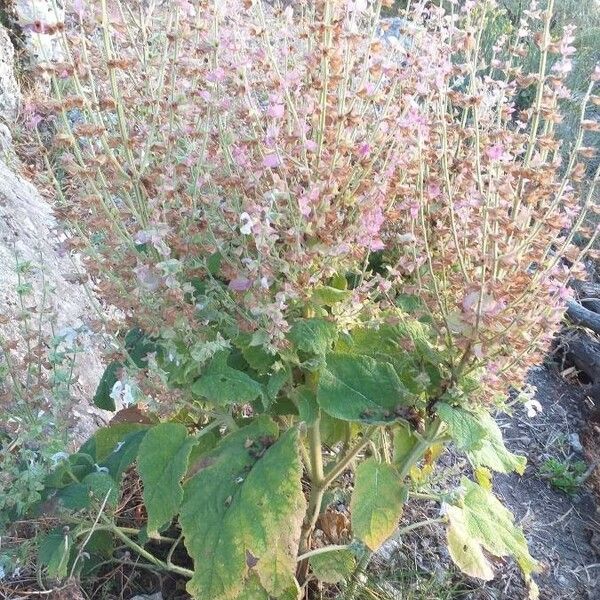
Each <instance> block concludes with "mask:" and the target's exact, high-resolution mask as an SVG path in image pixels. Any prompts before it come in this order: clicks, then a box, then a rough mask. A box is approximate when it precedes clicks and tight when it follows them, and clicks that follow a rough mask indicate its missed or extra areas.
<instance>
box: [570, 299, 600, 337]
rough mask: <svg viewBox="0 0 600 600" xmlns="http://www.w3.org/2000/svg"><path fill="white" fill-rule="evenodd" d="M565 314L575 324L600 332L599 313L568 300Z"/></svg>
mask: <svg viewBox="0 0 600 600" xmlns="http://www.w3.org/2000/svg"><path fill="white" fill-rule="evenodd" d="M567 316H568V317H569V319H571V321H573V322H574V323H576V324H577V325H582V326H583V327H587V328H588V329H591V330H592V331H593V332H594V333H598V334H600V314H598V313H595V312H593V311H591V310H588V309H587V308H585V307H584V306H581V304H578V303H577V302H574V301H573V300H570V301H569V302H568V303H567Z"/></svg>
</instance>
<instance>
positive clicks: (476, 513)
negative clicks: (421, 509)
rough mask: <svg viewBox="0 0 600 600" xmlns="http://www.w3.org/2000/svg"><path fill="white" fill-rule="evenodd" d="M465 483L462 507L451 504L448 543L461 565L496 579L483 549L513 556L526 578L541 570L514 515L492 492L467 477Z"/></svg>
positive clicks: (486, 577) (470, 571)
mask: <svg viewBox="0 0 600 600" xmlns="http://www.w3.org/2000/svg"><path fill="white" fill-rule="evenodd" d="M461 485H462V487H463V488H464V489H465V496H464V499H463V503H462V506H460V507H459V506H451V507H449V510H448V519H449V527H448V544H449V548H450V555H451V556H452V559H453V560H454V561H455V562H456V564H457V565H458V567H459V568H461V569H462V570H464V571H465V572H466V573H468V574H469V575H473V576H474V577H479V578H481V579H492V577H493V570H492V567H491V565H490V564H489V563H488V562H487V560H486V559H485V556H484V555H483V552H482V548H483V549H485V550H486V551H487V552H489V553H490V554H492V555H493V556H499V557H501V556H513V557H514V558H515V559H516V560H517V562H518V563H519V566H520V567H521V570H522V571H523V573H524V575H525V577H526V578H529V577H530V575H531V573H532V572H534V571H537V570H539V565H538V563H537V561H536V560H534V559H533V558H532V556H531V555H530V554H529V550H528V548H527V541H526V539H525V536H524V535H523V530H522V529H521V528H520V527H517V526H516V525H515V523H514V516H513V514H512V513H511V512H510V511H509V510H508V509H507V508H506V507H505V506H504V505H503V504H502V503H501V502H500V501H499V500H498V499H497V498H496V497H495V496H494V495H493V494H492V493H491V492H488V491H487V490H485V489H484V488H482V487H481V486H479V485H477V484H476V483H474V482H473V481H470V480H469V479H466V478H463V479H462V481H461ZM461 544H462V546H461Z"/></svg>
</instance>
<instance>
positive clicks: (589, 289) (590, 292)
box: [570, 280, 600, 298]
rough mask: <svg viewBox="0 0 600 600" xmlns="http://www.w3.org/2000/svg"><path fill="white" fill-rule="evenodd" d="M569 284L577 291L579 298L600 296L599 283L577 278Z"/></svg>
mask: <svg viewBox="0 0 600 600" xmlns="http://www.w3.org/2000/svg"><path fill="white" fill-rule="evenodd" d="M570 285H571V287H572V288H573V289H574V290H575V291H576V292H577V296H578V297H579V298H600V283H592V282H591V281H578V280H577V281H573V282H572V283H571V284H570Z"/></svg>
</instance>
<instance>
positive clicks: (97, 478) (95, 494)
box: [81, 472, 119, 507]
mask: <svg viewBox="0 0 600 600" xmlns="http://www.w3.org/2000/svg"><path fill="white" fill-rule="evenodd" d="M81 483H82V485H85V486H86V487H87V489H88V494H89V495H90V496H91V498H93V499H94V500H95V501H96V502H97V503H98V504H102V503H103V502H104V500H105V499H106V506H112V507H115V506H116V505H117V502H118V501H119V486H118V485H117V483H116V482H115V480H114V479H113V478H112V477H111V476H110V475H108V473H102V472H97V473H90V474H89V475H86V476H85V477H84V479H83V481H82V482H81Z"/></svg>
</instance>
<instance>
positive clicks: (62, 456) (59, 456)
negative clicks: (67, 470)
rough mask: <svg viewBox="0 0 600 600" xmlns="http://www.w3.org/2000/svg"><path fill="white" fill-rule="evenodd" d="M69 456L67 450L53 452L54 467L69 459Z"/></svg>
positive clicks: (51, 458)
mask: <svg viewBox="0 0 600 600" xmlns="http://www.w3.org/2000/svg"><path fill="white" fill-rule="evenodd" d="M67 458H69V455H68V454H67V453H66V452H57V453H56V454H53V455H52V456H51V457H50V460H51V461H52V468H53V469H54V468H55V467H56V466H58V464H60V463H61V462H63V461H64V460H67Z"/></svg>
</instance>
